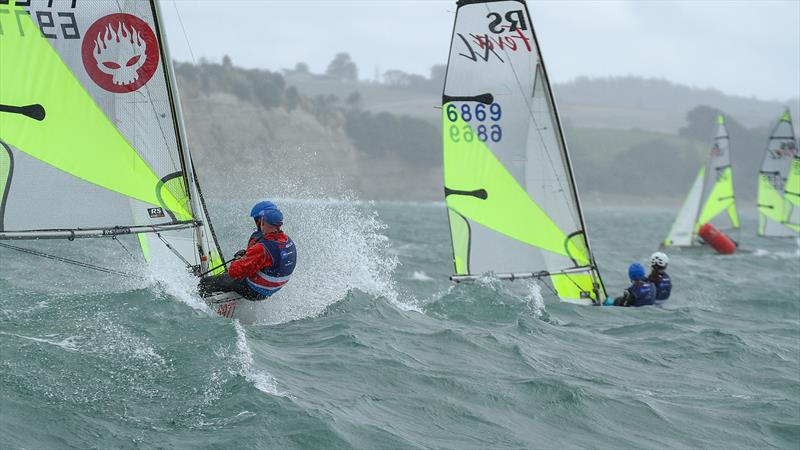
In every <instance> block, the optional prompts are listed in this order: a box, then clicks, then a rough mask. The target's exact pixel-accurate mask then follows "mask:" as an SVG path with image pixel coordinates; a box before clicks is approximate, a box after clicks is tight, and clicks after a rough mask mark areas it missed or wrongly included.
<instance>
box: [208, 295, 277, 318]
mask: <svg viewBox="0 0 800 450" xmlns="http://www.w3.org/2000/svg"><path fill="white" fill-rule="evenodd" d="M203 300H205V302H206V305H208V307H209V308H211V309H212V310H213V311H214V312H215V313H217V314H218V315H220V316H222V317H226V318H228V319H238V320H239V322H241V323H243V324H251V323H255V322H256V319H257V317H258V309H259V304H260V303H262V302H261V301H253V300H247V299H246V298H244V297H242V296H241V295H239V294H237V293H236V292H215V293H213V294H211V295H210V296H208V297H205V298H203Z"/></svg>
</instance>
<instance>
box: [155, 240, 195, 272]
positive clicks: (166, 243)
mask: <svg viewBox="0 0 800 450" xmlns="http://www.w3.org/2000/svg"><path fill="white" fill-rule="evenodd" d="M156 236H158V238H159V239H161V242H163V243H164V245H166V246H167V248H168V249H170V251H172V253H174V254H175V256H177V257H178V258H180V259H181V261H183V263H184V264H186V267H189V268H193V267H194V266H193V265H191V264H190V263H189V261H187V260H186V258H184V257H183V255H181V254H180V253H178V251H177V250H175V247H173V246H172V245H170V243H169V242H167V240H166V239H164V238H163V237H162V236H161V233H156Z"/></svg>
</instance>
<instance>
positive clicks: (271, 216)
mask: <svg viewBox="0 0 800 450" xmlns="http://www.w3.org/2000/svg"><path fill="white" fill-rule="evenodd" d="M258 217H261V219H262V220H263V221H264V222H267V223H268V224H270V225H274V226H276V227H279V226H281V225H283V213H282V212H281V210H279V209H278V207H277V206H276V207H274V208H272V209H265V210H263V211H262V212H261V214H259V215H258Z"/></svg>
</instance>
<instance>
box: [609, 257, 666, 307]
mask: <svg viewBox="0 0 800 450" xmlns="http://www.w3.org/2000/svg"><path fill="white" fill-rule="evenodd" d="M628 277H629V278H630V279H631V285H630V286H629V287H628V289H625V291H624V293H623V295H622V297H617V298H616V299H612V298H608V299H606V301H605V303H604V305H607V306H612V305H613V306H637V307H638V306H647V305H652V304H654V303H655V301H656V287H655V286H654V285H653V283H651V282H649V281H647V279H646V278H645V272H644V266H642V265H641V264H639V263H633V264H631V265H630V267H628Z"/></svg>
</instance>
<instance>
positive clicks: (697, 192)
mask: <svg viewBox="0 0 800 450" xmlns="http://www.w3.org/2000/svg"><path fill="white" fill-rule="evenodd" d="M730 151H731V147H730V138H729V137H728V130H727V128H726V127H725V118H724V117H723V116H722V115H719V116H718V118H717V125H716V134H715V135H714V140H713V143H712V145H711V151H710V152H709V158H708V162H707V163H706V165H704V166H703V167H701V168H700V171H699V172H698V174H697V177H696V178H695V180H694V183H693V184H692V188H691V189H690V190H689V194H688V195H687V196H686V199H685V200H684V202H683V205H682V206H681V209H680V211H679V212H678V216H677V217H676V218H675V222H674V223H673V224H672V228H671V229H670V231H669V234H668V235H667V238H666V239H665V240H664V242H663V243H662V246H663V247H691V246H695V245H699V244H698V241H697V232H698V230H699V229H700V226H701V225H703V224H705V223H711V224H713V225H714V226H716V227H717V228H720V229H738V228H739V215H738V213H737V211H736V199H735V196H734V194H733V168H732V167H731V155H730Z"/></svg>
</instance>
